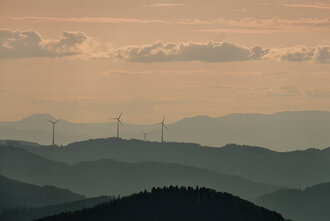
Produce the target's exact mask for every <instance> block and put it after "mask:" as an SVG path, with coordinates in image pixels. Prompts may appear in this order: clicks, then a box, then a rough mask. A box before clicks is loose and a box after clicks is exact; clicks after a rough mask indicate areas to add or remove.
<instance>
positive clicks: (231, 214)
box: [39, 187, 285, 221]
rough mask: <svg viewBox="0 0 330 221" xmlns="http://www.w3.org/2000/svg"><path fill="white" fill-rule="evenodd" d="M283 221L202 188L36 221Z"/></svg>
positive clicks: (171, 191) (166, 191)
mask: <svg viewBox="0 0 330 221" xmlns="http://www.w3.org/2000/svg"><path fill="white" fill-rule="evenodd" d="M85 220H86V221H87V220H88V221H90V220H97V221H106V220H107V221H108V220H121V221H131V220H135V221H139V220H141V221H142V220H143V221H154V220H157V221H168V220H171V221H183V220H189V221H195V220H196V221H197V220H198V221H200V220H207V221H213V220H214V221H215V220H217V221H219V220H226V221H284V220H285V219H284V218H283V217H282V216H281V215H280V214H278V213H276V212H272V211H269V210H267V209H264V208H262V207H258V206H256V205H254V204H252V203H250V202H248V201H245V200H242V199H240V198H238V197H235V196H232V195H230V194H227V193H219V192H216V191H214V190H211V189H206V188H196V189H193V188H184V187H182V188H178V187H169V188H162V189H159V188H154V189H153V190H152V191H151V192H141V193H139V194H133V195H131V196H128V197H124V198H121V199H116V200H114V201H112V202H110V203H105V204H101V205H98V206H96V207H94V208H91V209H86V210H81V211H76V212H69V213H64V214H60V215H55V216H52V217H46V218H43V219H40V220H39V221H85Z"/></svg>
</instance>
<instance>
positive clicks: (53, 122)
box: [46, 119, 54, 124]
mask: <svg viewBox="0 0 330 221" xmlns="http://www.w3.org/2000/svg"><path fill="white" fill-rule="evenodd" d="M46 120H47V121H49V122H50V123H52V124H53V123H54V122H53V121H51V120H48V119H46Z"/></svg>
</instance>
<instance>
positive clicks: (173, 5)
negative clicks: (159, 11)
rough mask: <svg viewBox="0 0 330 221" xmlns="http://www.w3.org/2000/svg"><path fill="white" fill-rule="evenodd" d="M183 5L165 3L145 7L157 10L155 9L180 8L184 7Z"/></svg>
mask: <svg viewBox="0 0 330 221" xmlns="http://www.w3.org/2000/svg"><path fill="white" fill-rule="evenodd" d="M183 5H184V4H173V3H163V4H152V5H145V6H144V7H150V8H155V7H178V6H183Z"/></svg>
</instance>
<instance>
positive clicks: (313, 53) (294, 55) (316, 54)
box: [267, 45, 330, 64]
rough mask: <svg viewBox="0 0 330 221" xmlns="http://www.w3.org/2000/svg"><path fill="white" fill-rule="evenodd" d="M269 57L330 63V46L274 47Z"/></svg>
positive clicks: (291, 60)
mask: <svg viewBox="0 0 330 221" xmlns="http://www.w3.org/2000/svg"><path fill="white" fill-rule="evenodd" d="M267 57H269V58H273V59H279V60H281V61H290V62H303V61H314V62H315V63H322V64H330V46H329V45H319V46H316V47H307V46H296V47H289V48H281V49H272V50H271V51H270V53H269V55H268V56H267Z"/></svg>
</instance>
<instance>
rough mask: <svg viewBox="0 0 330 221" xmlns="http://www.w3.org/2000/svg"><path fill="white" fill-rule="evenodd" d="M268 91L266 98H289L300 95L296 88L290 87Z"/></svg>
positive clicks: (285, 86)
mask: <svg viewBox="0 0 330 221" xmlns="http://www.w3.org/2000/svg"><path fill="white" fill-rule="evenodd" d="M267 90H269V91H268V92H267V93H266V96H285V97H287V96H288V97H291V96H301V95H302V93H301V92H300V90H299V89H298V88H296V87H295V86H292V85H284V86H282V87H280V88H276V89H267Z"/></svg>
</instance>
